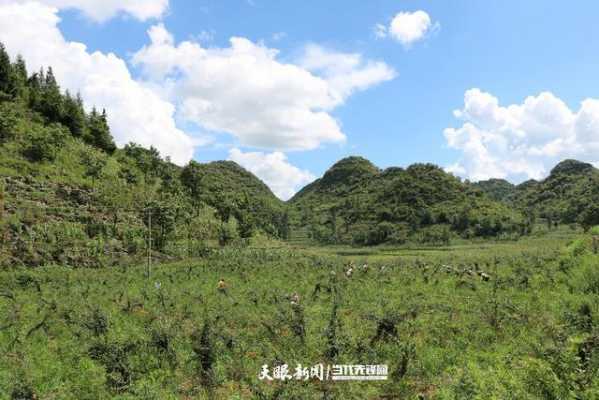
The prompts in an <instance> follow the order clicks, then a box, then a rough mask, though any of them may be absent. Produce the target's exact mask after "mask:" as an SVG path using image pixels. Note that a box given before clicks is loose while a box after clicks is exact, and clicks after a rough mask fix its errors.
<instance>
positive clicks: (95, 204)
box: [0, 45, 288, 266]
mask: <svg viewBox="0 0 599 400" xmlns="http://www.w3.org/2000/svg"><path fill="white" fill-rule="evenodd" d="M107 118H108V117H107V115H106V113H105V112H98V111H96V110H95V109H93V110H92V111H91V112H86V111H85V109H84V107H83V102H82V101H81V99H80V98H79V96H76V97H73V96H71V95H70V94H69V93H68V92H67V93H63V92H62V91H61V89H60V86H59V85H58V83H57V82H56V80H55V79H54V76H53V74H52V70H51V69H48V71H47V72H44V71H41V72H39V73H36V74H33V75H28V74H27V72H26V67H25V65H24V62H23V61H22V59H18V60H17V61H16V62H14V63H11V62H10V60H9V58H8V56H7V55H6V52H5V51H4V49H3V47H2V46H1V45H0V237H1V238H2V240H1V241H0V265H19V264H24V265H29V266H36V265H42V264H49V263H60V264H67V265H76V266H100V265H113V264H121V263H125V262H130V261H131V260H133V259H141V258H143V257H145V256H146V254H147V250H148V247H149V245H150V243H151V248H152V252H153V256H154V257H160V258H169V257H170V258H172V257H181V256H187V255H194V254H198V253H199V252H202V251H204V249H206V248H207V247H209V246H216V245H218V244H221V245H225V244H228V243H241V242H248V241H251V240H252V238H255V237H263V236H267V237H271V238H278V237H284V236H285V235H287V232H288V226H287V214H286V212H285V205H284V203H283V202H281V201H280V200H279V199H277V198H276V197H275V196H274V195H273V193H272V192H271V191H270V190H269V188H268V187H267V186H266V185H265V184H264V183H262V182H261V181H260V180H259V179H258V178H256V177H255V176H254V175H252V174H251V173H250V172H248V171H246V170H244V169H243V168H242V167H240V166H239V165H237V164H235V163H233V162H230V161H226V162H225V161H221V162H213V163H208V164H199V163H196V162H191V163H190V164H188V165H186V166H185V167H183V168H181V167H179V166H177V165H175V164H173V163H171V162H170V161H169V160H168V159H164V158H162V157H161V156H160V154H159V153H158V151H157V150H156V149H154V148H150V149H145V148H143V147H141V146H138V145H136V144H128V145H126V146H125V147H124V148H123V149H117V148H116V146H115V145H114V141H113V138H112V136H111V134H110V129H109V127H108V123H107ZM149 233H151V235H150V234H149ZM150 236H151V238H150ZM150 239H151V242H150Z"/></svg>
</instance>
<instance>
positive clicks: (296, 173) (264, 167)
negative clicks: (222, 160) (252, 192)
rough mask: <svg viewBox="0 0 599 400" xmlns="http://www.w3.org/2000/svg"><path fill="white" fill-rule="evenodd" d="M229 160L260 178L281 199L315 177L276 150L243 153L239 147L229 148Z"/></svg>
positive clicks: (286, 197) (291, 194)
mask: <svg viewBox="0 0 599 400" xmlns="http://www.w3.org/2000/svg"><path fill="white" fill-rule="evenodd" d="M229 160H232V161H235V162H236V163H238V164H239V165H241V166H242V167H244V168H245V169H247V170H248V171H250V172H252V173H253V174H254V175H256V176H257V177H259V178H260V179H262V180H263V181H264V183H266V184H267V185H268V186H269V187H270V188H271V190H272V191H273V193H274V194H275V195H276V196H277V197H279V198H280V199H282V200H288V199H289V198H291V196H293V194H294V193H295V192H296V191H297V190H298V189H299V188H301V187H302V186H304V185H306V184H307V183H310V182H312V181H313V180H314V179H315V176H314V175H312V174H311V173H310V172H309V171H306V170H301V169H299V168H297V167H296V166H294V165H291V164H290V163H289V162H288V161H287V157H286V156H285V154H283V153H281V152H278V151H277V152H273V153H262V152H246V153H244V152H242V151H241V150H239V149H231V150H230V151H229Z"/></svg>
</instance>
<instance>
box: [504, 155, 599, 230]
mask: <svg viewBox="0 0 599 400" xmlns="http://www.w3.org/2000/svg"><path fill="white" fill-rule="evenodd" d="M515 189H516V191H515V194H514V195H513V198H514V204H515V205H516V206H518V207H520V208H521V209H523V210H528V211H530V212H533V213H534V214H535V215H537V216H538V217H541V218H544V219H545V220H546V222H548V223H554V224H555V223H569V224H570V223H579V224H581V225H582V226H583V227H584V228H585V229H588V228H589V227H591V226H594V225H597V224H599V170H598V169H597V168H594V167H593V166H592V165H591V164H588V163H584V162H580V161H576V160H565V161H562V162H561V163H559V164H558V165H556V166H555V167H554V168H553V169H552V170H551V172H550V174H549V176H548V177H547V178H546V179H544V180H543V181H540V182H534V181H532V182H531V181H528V182H525V183H523V184H520V185H518V186H516V188H515Z"/></svg>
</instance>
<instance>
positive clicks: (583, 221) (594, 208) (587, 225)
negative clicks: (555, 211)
mask: <svg viewBox="0 0 599 400" xmlns="http://www.w3.org/2000/svg"><path fill="white" fill-rule="evenodd" d="M579 222H580V225H582V228H583V229H584V231H585V232H588V231H589V229H591V228H592V227H593V226H595V225H599V205H597V204H591V205H589V206H588V207H587V208H586V209H585V210H584V211H583V212H582V214H580V218H579Z"/></svg>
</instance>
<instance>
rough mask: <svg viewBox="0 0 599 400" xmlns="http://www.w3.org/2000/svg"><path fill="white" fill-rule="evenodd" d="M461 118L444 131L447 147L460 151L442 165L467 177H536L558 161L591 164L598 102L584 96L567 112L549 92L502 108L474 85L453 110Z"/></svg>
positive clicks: (596, 145)
mask: <svg viewBox="0 0 599 400" xmlns="http://www.w3.org/2000/svg"><path fill="white" fill-rule="evenodd" d="M454 115H455V116H456V118H459V119H461V120H463V121H464V124H463V125H462V127H460V128H447V129H445V131H444V135H445V138H446V140H447V144H448V145H449V147H451V148H454V149H458V150H460V151H461V152H462V158H461V160H460V161H459V162H457V163H456V164H454V165H452V166H451V167H448V168H447V169H448V170H450V171H453V172H455V173H456V174H458V175H462V176H466V177H468V178H470V179H472V180H481V179H488V178H491V177H494V178H507V179H510V180H514V181H520V180H523V179H529V178H532V179H541V178H543V177H544V176H546V175H547V173H548V172H549V170H550V169H551V168H552V167H553V166H554V165H555V164H556V163H557V162H559V161H561V160H563V159H565V158H577V159H580V160H583V161H588V162H595V161H596V160H597V156H596V154H597V152H598V151H599V100H597V99H586V100H584V101H583V102H582V103H581V106H580V108H579V110H578V111H573V110H571V109H570V108H569V107H568V106H567V105H566V104H565V103H564V102H563V101H562V100H561V99H559V98H557V97H556V96H555V95H553V94H552V93H550V92H542V93H540V94H539V95H537V96H529V97H527V98H526V99H525V100H524V102H523V103H522V104H512V105H509V106H506V107H503V106H500V105H499V100H498V99H497V98H496V97H495V96H493V95H491V94H490V93H486V92H483V91H481V90H480V89H476V88H474V89H470V90H468V91H466V93H465V95H464V108H463V109H461V110H456V111H454Z"/></svg>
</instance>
